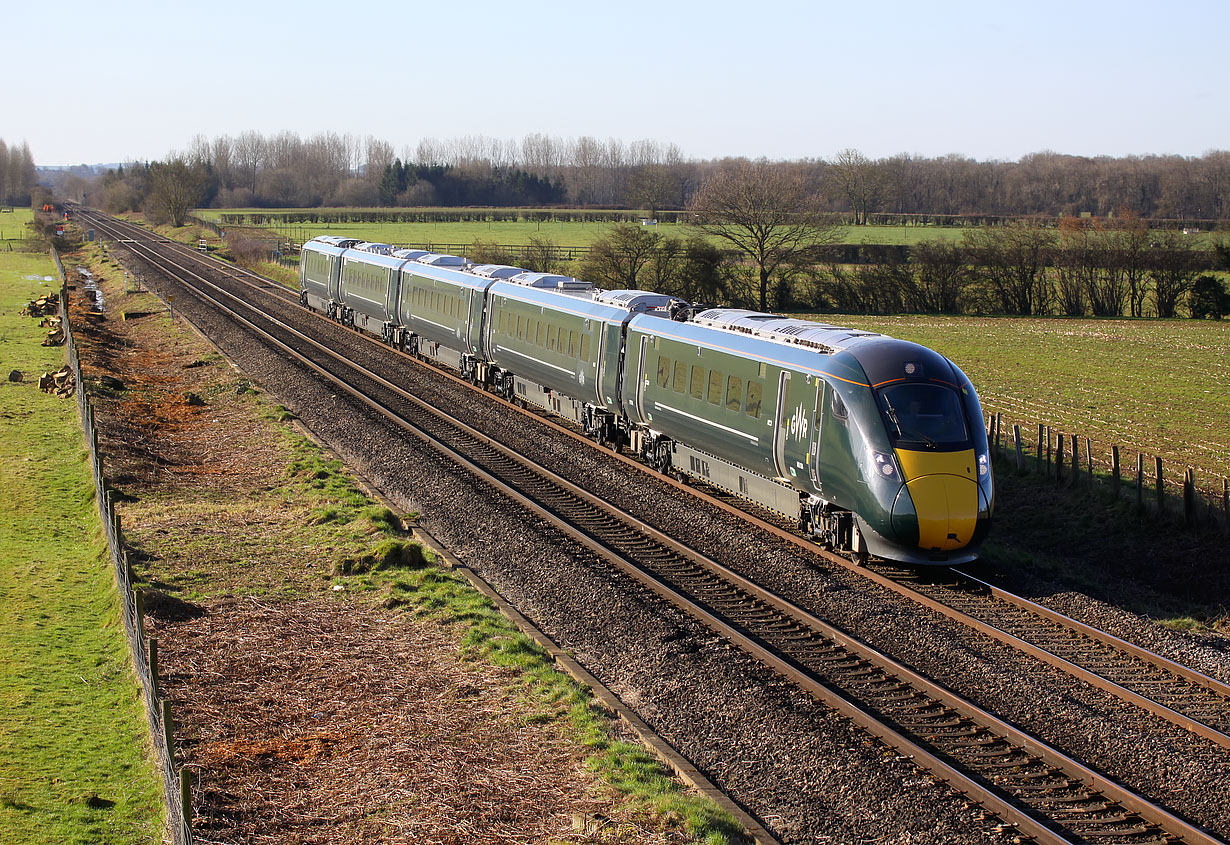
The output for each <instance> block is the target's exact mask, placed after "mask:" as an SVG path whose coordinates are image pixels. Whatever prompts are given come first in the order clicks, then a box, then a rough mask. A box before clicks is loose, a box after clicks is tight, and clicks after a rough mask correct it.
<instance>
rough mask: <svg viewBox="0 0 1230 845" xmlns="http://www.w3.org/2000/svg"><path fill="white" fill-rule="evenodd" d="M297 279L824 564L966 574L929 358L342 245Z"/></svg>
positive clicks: (952, 378) (332, 245) (977, 506)
mask: <svg viewBox="0 0 1230 845" xmlns="http://www.w3.org/2000/svg"><path fill="white" fill-rule="evenodd" d="M300 274H301V276H300V282H301V295H300V296H301V302H303V304H304V305H306V306H307V307H310V308H312V309H314V310H317V311H320V312H321V313H324V314H326V315H328V316H330V317H331V318H333V319H335V320H338V321H339V322H341V323H343V324H346V325H350V326H354V327H355V328H358V329H363V330H366V331H369V332H371V333H373V334H375V335H378V336H380V337H381V338H383V339H384V340H385V341H386V342H388V343H390V344H392V345H394V346H396V347H398V348H401V349H404V350H407V351H410V352H413V353H417V354H419V355H421V356H424V357H427V358H429V359H432V360H434V361H436V362H438V363H441V364H445V365H448V366H450V367H453V368H455V369H457V370H459V371H460V372H461V373H462V375H463V376H465V377H466V378H468V379H470V380H472V381H474V382H475V383H477V384H481V385H483V386H485V387H487V388H488V389H491V390H494V391H495V392H498V393H500V394H502V395H503V396H504V397H505V398H507V399H509V400H512V401H517V402H521V403H524V404H534V405H537V406H540V407H542V408H545V409H547V410H549V411H551V412H553V413H555V414H558V415H559V416H562V417H564V418H566V419H569V420H571V421H573V422H576V423H577V424H578V425H580V426H581V427H582V428H583V429H584V430H585V431H586V433H588V434H589V435H590V436H591V437H594V438H595V439H596V440H599V441H600V442H604V443H606V444H608V445H612V446H614V447H615V448H620V447H621V446H622V445H626V446H628V447H629V448H630V449H631V451H632V452H634V453H635V454H636V455H638V456H639V457H641V458H642V459H644V460H645V461H646V462H648V463H650V464H651V465H653V466H654V467H656V468H657V469H658V470H660V471H662V472H666V473H671V474H673V475H675V476H676V477H678V478H680V479H684V478H688V477H692V478H699V479H704V480H705V481H707V482H709V483H711V484H715V485H717V486H720V487H723V488H725V489H727V490H729V491H731V492H733V493H735V494H737V495H740V496H742V497H744V498H747V499H749V500H751V501H754V502H756V503H758V504H760V505H762V506H764V507H766V508H769V509H771V510H774V511H776V512H778V513H781V514H785V515H787V516H790V517H792V518H797V519H798V521H799V525H800V527H803V528H805V529H807V530H809V531H810V532H811V533H812V534H814V535H815V536H816V537H817V538H818V539H820V540H821V541H822V542H823V543H825V544H826V545H828V546H830V547H831V548H835V549H838V550H841V551H846V552H850V553H853V554H855V555H858V556H859V557H860V558H864V559H865V558H866V556H868V555H870V554H874V555H877V556H880V557H883V558H886V559H891V560H896V561H901V562H906V563H912V564H953V563H964V562H968V561H970V560H973V559H974V558H975V557H976V556H977V549H978V546H979V544H980V543H981V541H982V538H983V537H984V536H985V535H986V533H987V531H988V529H989V527H990V524H991V514H992V511H993V506H994V484H993V479H992V474H991V467H990V455H989V450H988V448H987V441H986V432H985V429H984V428H983V425H982V410H981V407H980V406H979V404H978V398H977V394H976V393H975V391H974V388H973V386H972V385H971V384H970V382H969V380H968V379H967V378H966V377H965V376H964V374H963V373H961V371H960V370H959V369H958V368H957V367H956V366H955V365H954V364H952V363H951V362H950V361H948V360H947V359H946V358H944V357H943V356H942V355H939V354H938V353H936V352H934V351H932V350H930V349H927V348H926V347H923V346H919V345H917V344H912V343H908V342H905V341H901V340H896V339H894V338H889V337H886V336H884V335H879V334H876V333H873V332H861V331H853V330H850V329H844V328H840V327H836V326H826V325H821V324H818V323H813V322H808V321H801V320H789V319H784V318H781V317H778V316H775V315H771V314H760V313H756V312H751V311H742V310H737V309H707V310H702V311H700V312H699V313H693V310H692V309H690V307H688V306H687V303H684V302H682V301H681V300H678V299H675V298H673V297H669V296H664V295H661V294H655V293H650V292H646V291H603V290H599V289H596V288H594V287H593V286H592V285H590V284H589V283H587V282H583V281H580V280H577V279H573V278H571V277H567V276H560V275H555V274H546V273H531V272H528V271H526V270H523V269H522V268H518V267H508V266H504V265H481V266H474V265H471V264H469V263H467V262H466V261H465V259H463V258H460V257H456V256H441V255H436V254H430V253H426V252H425V251H422V250H417V251H416V250H395V249H393V248H392V247H390V246H388V245H385V244H367V243H360V242H358V241H355V240H352V239H341V238H318V239H316V240H313V241H310V242H309V243H307V244H305V245H304V249H303V257H302V261H301V263H300Z"/></svg>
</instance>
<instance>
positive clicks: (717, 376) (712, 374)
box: [708, 370, 722, 405]
mask: <svg viewBox="0 0 1230 845" xmlns="http://www.w3.org/2000/svg"><path fill="white" fill-rule="evenodd" d="M708 399H709V404H710V405H721V404H722V374H721V373H719V372H718V371H717V370H710V371H709V396H708Z"/></svg>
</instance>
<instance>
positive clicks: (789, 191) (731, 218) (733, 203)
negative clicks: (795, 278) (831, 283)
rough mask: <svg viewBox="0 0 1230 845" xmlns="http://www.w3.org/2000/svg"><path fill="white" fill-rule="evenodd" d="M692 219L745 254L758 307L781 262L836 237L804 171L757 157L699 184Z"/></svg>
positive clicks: (763, 303) (764, 302) (765, 302)
mask: <svg viewBox="0 0 1230 845" xmlns="http://www.w3.org/2000/svg"><path fill="white" fill-rule="evenodd" d="M688 210H689V211H690V212H691V218H692V223H693V225H695V226H696V227H697V228H699V229H700V230H701V231H703V232H705V233H707V234H709V235H713V236H715V237H718V238H721V239H722V240H724V241H726V242H727V243H730V244H732V245H733V246H735V247H736V248H738V249H739V250H740V251H742V252H743V253H744V254H746V255H747V256H748V258H749V259H750V260H751V262H752V264H753V265H754V268H755V271H756V275H757V278H758V281H759V294H760V310H762V311H764V310H766V309H767V308H768V295H769V282H770V280H771V279H772V278H773V274H774V273H775V272H776V271H777V269H778V267H779V266H780V265H781V264H782V262H784V261H786V260H787V259H790V258H792V257H795V256H798V255H800V254H802V253H805V252H808V251H813V250H815V249H816V248H817V247H819V246H820V245H822V244H825V243H832V242H833V241H835V240H836V229H835V227H834V226H833V225H832V223H831V221H830V220H829V219H828V218H827V217H826V216H825V215H824V214H823V213H822V212H821V207H820V199H819V197H818V196H817V195H816V194H815V193H814V192H813V191H812V190H811V186H810V184H809V183H808V181H807V179H806V178H805V176H804V174H803V173H802V172H801V171H800V170H799V169H798V168H793V167H788V166H785V165H774V164H770V163H769V162H767V161H765V160H764V159H761V160H759V161H748V160H746V159H739V160H737V161H734V162H732V163H730V164H728V165H727V166H725V167H722V168H720V169H718V170H717V171H716V172H715V173H713V174H711V175H710V176H709V178H708V179H706V180H705V182H704V183H703V184H702V185H701V187H700V190H699V191H697V193H696V196H694V197H693V198H692V202H691V204H690V205H689V207H688Z"/></svg>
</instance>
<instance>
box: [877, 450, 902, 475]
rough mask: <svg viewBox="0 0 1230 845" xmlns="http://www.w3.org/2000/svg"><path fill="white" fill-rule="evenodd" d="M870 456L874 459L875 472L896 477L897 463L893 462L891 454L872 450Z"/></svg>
mask: <svg viewBox="0 0 1230 845" xmlns="http://www.w3.org/2000/svg"><path fill="white" fill-rule="evenodd" d="M871 458H872V460H874V461H875V467H876V472H877V473H879V474H880V475H882V476H884V477H885V478H896V477H897V465H896V464H894V463H893V458H892V455H886V454H884V453H883V452H872V453H871Z"/></svg>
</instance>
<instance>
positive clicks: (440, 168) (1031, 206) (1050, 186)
mask: <svg viewBox="0 0 1230 845" xmlns="http://www.w3.org/2000/svg"><path fill="white" fill-rule="evenodd" d="M180 158H182V159H183V160H184V161H185V162H187V163H188V164H190V165H195V166H198V167H199V168H200V169H201V170H202V172H203V175H204V180H205V187H204V194H203V198H202V202H201V205H202V206H208V207H219V208H313V207H320V206H349V207H380V206H383V207H411V206H419V207H422V206H463V205H479V206H497V207H498V206H506V207H512V206H569V207H581V208H584V207H590V208H633V209H643V210H648V211H650V212H655V211H658V210H664V209H682V208H684V207H685V206H686V205H687V204H688V202H689V201H690V200H691V198H692V196H693V195H694V194H695V192H696V191H697V190H698V189H699V187H700V185H701V184H702V183H703V181H704V180H705V178H706V176H707V175H709V174H710V173H712V172H713V171H714V170H716V169H718V168H720V167H721V166H722V164H723V163H724V162H727V161H730V160H731V159H717V160H704V161H702V160H696V159H689V158H685V157H684V155H683V154H682V152H681V151H680V150H679V148H678V147H677V146H675V145H671V144H662V143H660V142H657V141H652V140H642V141H634V142H625V141H622V140H619V139H607V140H601V139H597V138H592V137H588V136H582V137H580V138H557V137H552V136H548V135H542V134H533V135H527V136H525V137H524V138H522V139H520V140H501V139H495V138H488V137H484V136H466V137H461V138H453V139H447V140H437V139H426V140H424V141H421V142H420V143H419V144H418V145H417V146H416V147H415V148H414V149H409V148H407V149H405V150H403V151H402V152H401V153H398V152H397V151H396V150H395V149H394V147H393V145H392V144H390V143H388V142H387V141H383V140H380V139H377V138H373V137H366V138H360V137H358V136H355V135H349V134H338V133H334V132H325V133H318V134H316V135H312V136H311V137H309V138H307V139H303V138H301V137H300V136H299V135H298V134H296V133H293V132H280V133H277V134H275V135H271V136H265V135H262V134H261V133H259V132H244V133H241V134H239V135H237V136H234V137H232V136H229V135H221V136H218V137H215V138H212V139H210V138H207V137H205V136H204V135H198V136H197V137H196V138H194V139H193V141H192V143H191V144H190V145H189V147H188V149H187V150H185V151H181V152H173V153H171V154H169V155H168V157H167V160H168V161H169V160H172V159H180ZM773 165H774V166H775V167H781V168H787V169H793V170H797V171H799V172H801V173H802V174H804V176H805V177H806V178H807V179H808V181H809V182H810V183H811V184H812V186H813V189H814V191H815V192H816V193H817V194H819V195H820V196H822V197H823V199H824V203H825V204H826V205H827V207H828V209H829V210H830V211H834V212H842V213H844V214H847V215H851V216H852V218H853V220H854V222H868V221H869V220H871V219H873V216H874V215H886V214H887V215H900V214H915V215H917V214H922V215H962V216H987V217H999V216H1003V217H1016V216H1024V215H1038V214H1041V215H1052V216H1058V215H1065V216H1079V215H1081V214H1092V215H1095V216H1105V215H1109V214H1113V213H1119V212H1121V211H1122V210H1125V209H1126V210H1130V211H1132V212H1134V213H1136V214H1137V215H1139V216H1141V217H1143V218H1164V219H1172V220H1183V221H1202V220H1203V221H1213V220H1223V219H1226V218H1227V216H1230V151H1227V150H1210V151H1208V152H1206V153H1205V154H1204V155H1202V156H1199V157H1185V156H1177V155H1148V156H1127V157H1120V158H1114V157H1109V156H1101V157H1092V158H1091V157H1085V156H1075V155H1066V154H1062V153H1057V152H1053V151H1042V152H1036V153H1031V154H1029V155H1026V156H1024V157H1022V158H1021V159H1020V160H1018V161H976V160H974V159H971V158H968V157H966V156H962V155H956V154H953V155H947V156H941V157H925V156H918V155H911V154H905V153H902V154H899V155H894V156H889V157H886V158H881V159H870V158H868V157H866V156H864V155H863V154H862V153H860V152H859V151H858V150H853V149H847V150H842V151H841V152H840V153H838V154H837V155H836V156H834V157H833V158H832V159H831V160H825V159H819V158H817V159H805V160H797V161H782V162H774V163H773ZM140 170H141V168H140V167H139V166H138V167H132V166H129V167H128V168H126V169H124V170H123V171H122V172H121V173H119V174H117V173H115V172H114V171H113V172H112V173H111V174H110V175H109V176H107V175H104V177H102V178H101V179H100V180H97V181H93V182H92V181H91V180H88V179H83V178H81V174H79V173H78V174H73V172H72V171H69V172H68V173H67V179H66V181H63V182H62V183H61V188H62V190H65V191H66V192H67V193H69V194H70V195H73V194H76V195H80V194H82V193H85V192H88V191H94V192H98V191H101V196H98V195H97V193H95V194H94V195H92V196H91V202H94V203H97V204H99V205H103V206H104V207H109V208H111V209H112V210H125V209H127V208H136V207H139V203H140V200H141V193H142V192H141V185H140V184H139V179H140V176H139V174H140ZM134 173H135V174H136V175H134ZM134 179H135V180H136V181H137V182H138V184H134V183H133V182H134Z"/></svg>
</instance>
